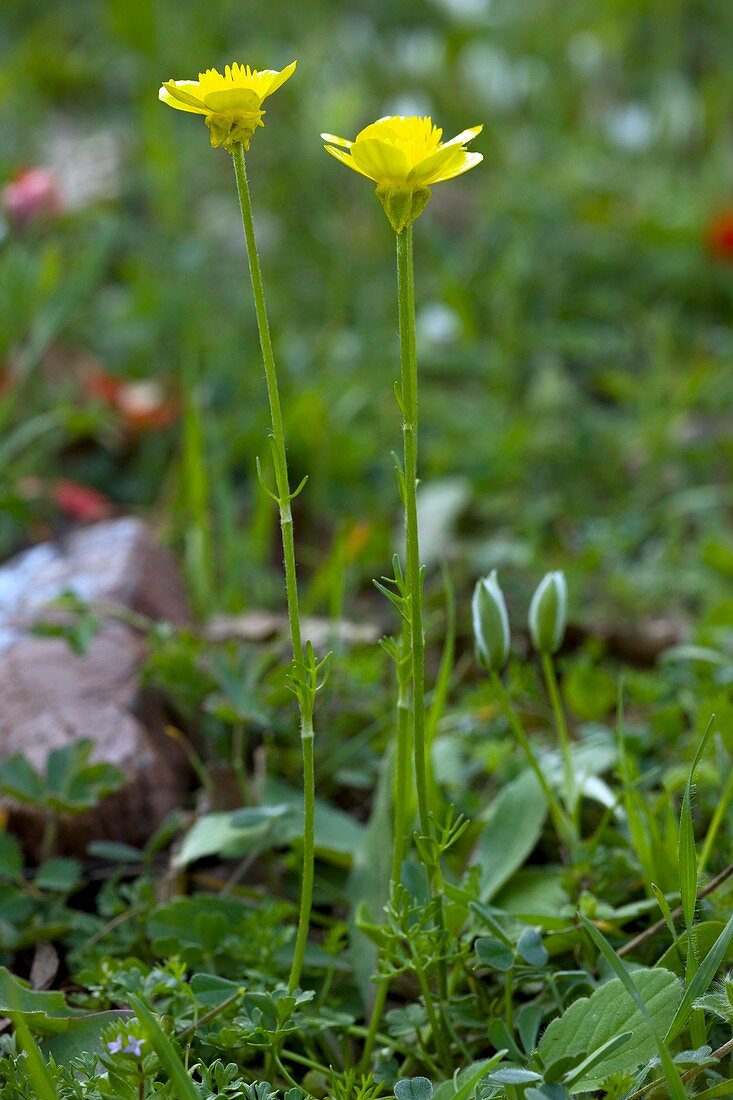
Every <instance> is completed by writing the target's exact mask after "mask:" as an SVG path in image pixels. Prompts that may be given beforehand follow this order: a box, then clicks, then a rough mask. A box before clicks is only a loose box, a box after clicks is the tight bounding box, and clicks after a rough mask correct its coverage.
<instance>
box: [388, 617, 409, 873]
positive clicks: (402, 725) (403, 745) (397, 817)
mask: <svg viewBox="0 0 733 1100" xmlns="http://www.w3.org/2000/svg"><path fill="white" fill-rule="evenodd" d="M406 634H407V631H406V630H405V631H404V632H403V644H404V645H406V644H407V641H408V639H407V638H406ZM409 687H410V685H409V671H408V673H407V675H405V672H404V670H403V669H401V668H398V670H397V752H396V760H395V780H394V788H393V798H394V823H393V828H394V836H393V837H392V885H393V886H396V885H397V883H398V882H400V880H401V877H402V861H403V859H404V858H405V853H406V850H407V846H408V836H407V809H408V803H409V790H408V784H409V781H410V775H409V763H410V703H409Z"/></svg>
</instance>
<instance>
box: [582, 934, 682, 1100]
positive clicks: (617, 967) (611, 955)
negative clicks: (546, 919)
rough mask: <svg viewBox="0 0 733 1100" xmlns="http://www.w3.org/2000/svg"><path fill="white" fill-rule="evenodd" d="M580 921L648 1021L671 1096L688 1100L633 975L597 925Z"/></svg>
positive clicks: (675, 1099) (674, 1098)
mask: <svg viewBox="0 0 733 1100" xmlns="http://www.w3.org/2000/svg"><path fill="white" fill-rule="evenodd" d="M578 919H579V920H580V923H581V924H582V925H583V927H584V928H585V930H586V932H587V933H588V935H589V936H590V938H591V940H592V941H593V943H594V944H595V945H596V947H597V948H598V950H599V951H600V953H601V954H602V955H603V957H604V959H605V960H606V962H607V963H608V965H609V966H610V967H611V969H612V970H613V972H614V974H615V975H616V977H617V978H618V979H619V981H620V982H621V983H622V984H623V986H624V988H625V989H626V991H627V992H628V993H629V995H630V996H631V997H632V999H633V1001H634V1003H635V1004H636V1007H637V1008H638V1009H639V1012H641V1014H642V1016H643V1017H644V1019H645V1020H646V1023H647V1025H648V1027H649V1030H650V1032H651V1034H652V1036H653V1037H654V1042H655V1043H656V1046H657V1051H658V1053H659V1061H660V1062H661V1065H662V1069H663V1071H664V1077H665V1080H666V1082H667V1085H668V1087H669V1089H670V1095H671V1096H672V1098H673V1100H687V1092H686V1091H685V1087H684V1085H683V1084H682V1082H681V1080H680V1075H679V1072H678V1070H677V1067H676V1066H675V1064H674V1062H673V1061H672V1056H671V1055H670V1053H669V1051H668V1050H667V1047H666V1045H665V1040H663V1039H662V1037H661V1035H660V1034H659V1032H658V1031H657V1029H656V1026H655V1024H654V1021H653V1020H652V1017H651V1015H650V1013H649V1009H648V1008H647V1006H646V1003H645V1001H644V998H643V997H642V996H641V994H640V993H639V990H638V989H637V988H636V985H635V984H634V979H633V978H632V977H631V974H630V973H629V972H628V970H627V969H626V967H625V966H624V964H623V962H622V961H621V959H620V958H619V957H618V955H617V954H616V952H615V951H614V950H613V948H612V947H611V945H610V943H609V942H608V940H607V939H606V937H605V936H604V935H603V933H602V932H599V930H598V929H597V928H596V927H595V925H594V924H592V923H591V922H590V921H589V920H588V918H587V917H584V916H583V914H582V913H578ZM667 1041H668V1040H667Z"/></svg>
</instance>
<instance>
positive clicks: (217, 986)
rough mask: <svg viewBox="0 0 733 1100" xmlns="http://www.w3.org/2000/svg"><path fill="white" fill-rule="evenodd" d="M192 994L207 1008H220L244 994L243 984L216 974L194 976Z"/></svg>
mask: <svg viewBox="0 0 733 1100" xmlns="http://www.w3.org/2000/svg"><path fill="white" fill-rule="evenodd" d="M189 985H190V989H191V992H192V993H193V995H194V996H195V998H196V1000H197V1001H198V1003H199V1004H201V1005H204V1007H205V1008H207V1009H209V1008H218V1007H219V1005H223V1004H224V1002H225V1001H229V1000H231V999H232V998H234V997H237V996H238V995H239V994H240V993H241V994H243V993H244V988H245V987H244V985H243V984H242V983H241V982H232V981H229V979H228V978H220V977H218V976H217V975H216V974H194V975H193V977H192V978H191V981H190V983H189Z"/></svg>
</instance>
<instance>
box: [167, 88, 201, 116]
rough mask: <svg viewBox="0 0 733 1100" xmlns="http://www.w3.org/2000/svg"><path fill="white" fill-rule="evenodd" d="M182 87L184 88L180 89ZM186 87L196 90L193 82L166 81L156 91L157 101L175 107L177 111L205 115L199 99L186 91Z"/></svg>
mask: <svg viewBox="0 0 733 1100" xmlns="http://www.w3.org/2000/svg"><path fill="white" fill-rule="evenodd" d="M181 85H184V87H181ZM186 87H190V88H196V89H198V83H197V82H196V81H195V80H168V81H166V83H165V84H164V85H163V86H162V87H161V88H160V90H159V91H158V99H160V100H161V102H163V103H167V104H168V106H169V107H175V108H176V110H178V111H191V112H193V113H194V114H201V115H205V114H206V108H205V107H204V105H203V103H202V102H201V100H200V99H198V98H197V97H196V96H194V95H191V94H190V93H189V92H188V91H186V90H185V89H186Z"/></svg>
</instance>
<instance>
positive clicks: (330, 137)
mask: <svg viewBox="0 0 733 1100" xmlns="http://www.w3.org/2000/svg"><path fill="white" fill-rule="evenodd" d="M321 137H322V138H323V140H324V141H328V142H330V143H331V144H332V145H340V146H341V148H342V149H350V148H351V146H352V145H353V144H354V143H353V141H349V140H348V138H341V137H336V135H335V134H321Z"/></svg>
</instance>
